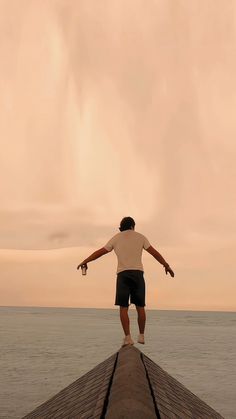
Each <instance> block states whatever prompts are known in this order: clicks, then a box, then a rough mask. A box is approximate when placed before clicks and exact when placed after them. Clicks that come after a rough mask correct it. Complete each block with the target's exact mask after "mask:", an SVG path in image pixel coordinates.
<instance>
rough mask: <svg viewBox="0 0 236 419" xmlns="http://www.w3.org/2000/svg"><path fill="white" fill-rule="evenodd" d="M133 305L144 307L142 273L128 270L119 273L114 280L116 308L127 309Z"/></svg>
mask: <svg viewBox="0 0 236 419" xmlns="http://www.w3.org/2000/svg"><path fill="white" fill-rule="evenodd" d="M129 298H130V304H135V305H136V306H139V307H144V306H145V281H144V276H143V271H139V270H137V269H136V270H134V269H129V270H126V271H122V272H119V273H118V274H117V280H116V300H115V305H116V306H122V307H128V306H129Z"/></svg>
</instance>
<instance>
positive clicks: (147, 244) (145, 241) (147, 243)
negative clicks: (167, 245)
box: [143, 236, 151, 250]
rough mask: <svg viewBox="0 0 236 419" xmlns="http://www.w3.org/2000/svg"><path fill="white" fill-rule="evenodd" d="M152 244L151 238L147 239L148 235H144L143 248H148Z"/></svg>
mask: <svg viewBox="0 0 236 419" xmlns="http://www.w3.org/2000/svg"><path fill="white" fill-rule="evenodd" d="M150 246H151V244H150V243H149V240H148V239H147V237H145V236H143V248H144V249H145V250H147V249H148V248H149V247H150Z"/></svg>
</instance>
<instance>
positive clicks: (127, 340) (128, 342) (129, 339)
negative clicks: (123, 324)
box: [122, 335, 134, 346]
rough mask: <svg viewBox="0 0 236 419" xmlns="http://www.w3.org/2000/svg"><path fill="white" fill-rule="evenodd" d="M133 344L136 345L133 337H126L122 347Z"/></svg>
mask: <svg viewBox="0 0 236 419" xmlns="http://www.w3.org/2000/svg"><path fill="white" fill-rule="evenodd" d="M133 344H134V341H133V340H132V338H131V336H130V335H127V336H125V338H124V340H123V345H122V346H126V345H133Z"/></svg>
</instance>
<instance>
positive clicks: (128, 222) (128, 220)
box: [119, 217, 135, 231]
mask: <svg viewBox="0 0 236 419" xmlns="http://www.w3.org/2000/svg"><path fill="white" fill-rule="evenodd" d="M134 226H135V221H134V219H133V218H132V217H124V218H122V220H121V222H120V227H119V230H120V231H125V230H131V228H132V227H133V228H134Z"/></svg>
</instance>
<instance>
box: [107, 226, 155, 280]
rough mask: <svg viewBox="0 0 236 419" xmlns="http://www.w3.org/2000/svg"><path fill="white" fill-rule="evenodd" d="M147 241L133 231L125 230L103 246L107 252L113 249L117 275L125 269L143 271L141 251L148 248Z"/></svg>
mask: <svg viewBox="0 0 236 419" xmlns="http://www.w3.org/2000/svg"><path fill="white" fill-rule="evenodd" d="M150 246H151V245H150V243H149V241H148V239H147V238H146V237H145V236H144V235H143V234H141V233H138V232H137V231H135V230H125V231H121V232H120V233H118V234H116V235H115V236H113V237H112V238H111V239H110V240H109V241H108V242H107V244H106V245H105V246H104V247H105V249H106V250H108V252H111V251H112V250H113V249H114V252H115V254H116V256H117V259H118V266H117V273H119V272H122V271H125V270H127V269H138V270H140V271H144V269H143V264H142V251H143V249H148V247H150Z"/></svg>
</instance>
